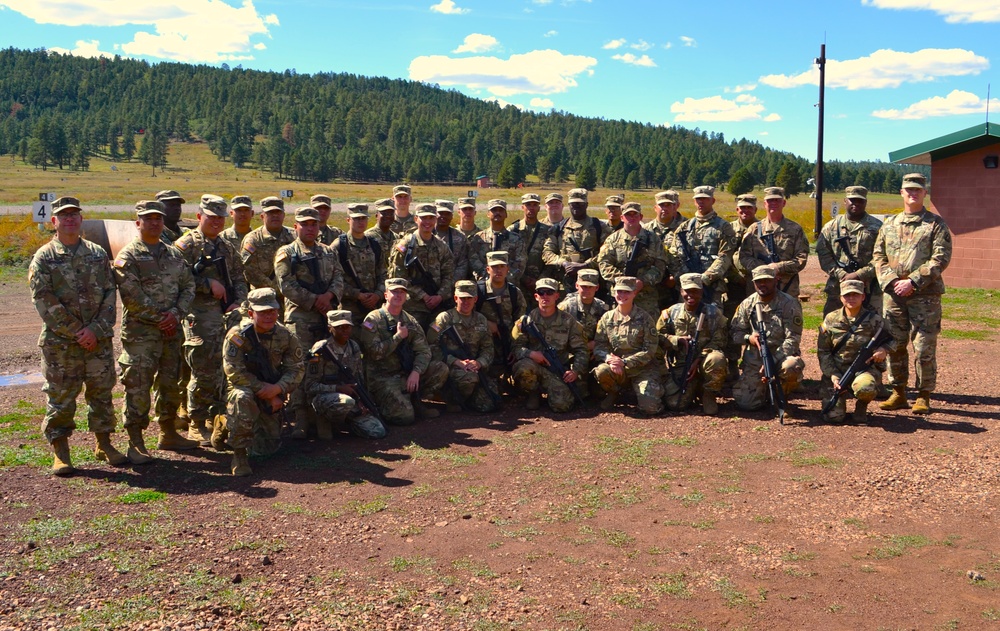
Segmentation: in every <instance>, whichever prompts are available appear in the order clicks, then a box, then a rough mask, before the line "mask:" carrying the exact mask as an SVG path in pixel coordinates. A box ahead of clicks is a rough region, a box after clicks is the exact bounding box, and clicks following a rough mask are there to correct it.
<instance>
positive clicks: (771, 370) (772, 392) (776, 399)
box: [750, 302, 786, 425]
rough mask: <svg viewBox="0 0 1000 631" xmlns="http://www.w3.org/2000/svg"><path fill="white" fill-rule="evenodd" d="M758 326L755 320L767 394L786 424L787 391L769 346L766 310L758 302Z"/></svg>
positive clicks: (756, 309)
mask: <svg viewBox="0 0 1000 631" xmlns="http://www.w3.org/2000/svg"><path fill="white" fill-rule="evenodd" d="M755 315H756V316H757V325H756V326H754V321H753V319H751V320H750V326H751V327H753V328H754V330H756V331H757V337H758V338H759V340H760V361H761V363H763V364H764V379H765V380H766V381H767V393H768V396H769V397H770V399H771V406H772V407H773V408H774V409H775V411H776V412H777V413H778V420H779V421H780V422H781V424H782V425H784V424H785V405H786V401H785V391H784V390H783V389H782V387H781V379H780V378H779V377H778V365H777V363H775V361H774V355H773V354H772V353H771V349H770V348H769V347H768V345H767V328H766V327H765V326H764V310H763V309H762V308H761V306H760V303H759V302H758V303H757V305H756V308H755Z"/></svg>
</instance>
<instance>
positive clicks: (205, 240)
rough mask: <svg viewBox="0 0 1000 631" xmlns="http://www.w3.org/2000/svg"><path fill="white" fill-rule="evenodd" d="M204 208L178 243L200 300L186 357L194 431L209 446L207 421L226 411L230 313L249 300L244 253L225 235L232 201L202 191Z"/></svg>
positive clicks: (187, 321) (187, 334)
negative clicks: (226, 340)
mask: <svg viewBox="0 0 1000 631" xmlns="http://www.w3.org/2000/svg"><path fill="white" fill-rule="evenodd" d="M200 209H201V212H199V213H198V227H197V228H195V229H194V230H189V231H188V232H185V233H184V236H182V237H181V238H180V239H178V240H177V243H176V244H175V245H176V247H177V249H178V250H180V251H181V254H182V255H183V257H184V262H185V263H187V265H188V267H189V268H190V269H191V271H192V272H193V273H194V288H195V289H194V300H193V301H192V302H191V309H190V311H189V312H188V314H187V315H186V316H185V317H184V321H183V329H184V359H185V361H186V362H187V365H188V367H189V368H190V370H191V379H190V380H189V381H188V383H187V410H188V416H190V419H191V429H190V430H189V432H188V436H191V435H192V434H195V435H196V439H197V440H199V441H200V442H201V444H202V446H208V445H209V444H211V442H210V441H211V437H210V435H209V434H208V429H207V427H206V423H207V422H208V421H209V420H210V419H215V418H216V416H219V415H222V414H223V412H224V408H225V391H224V390H225V376H224V374H223V372H222V342H223V337H224V336H225V333H226V329H225V326H224V324H223V323H224V320H225V314H227V313H230V312H232V311H236V310H237V309H238V308H239V307H240V306H241V305H243V303H244V301H245V300H246V298H247V286H246V282H244V280H243V278H244V276H243V264H242V263H241V262H240V258H239V255H238V253H237V252H236V250H234V249H233V248H232V246H231V245H229V242H228V241H226V240H225V239H223V238H221V237H220V236H219V235H220V233H221V232H222V228H223V227H224V226H225V225H226V201H225V200H224V199H222V198H221V197H219V196H217V195H202V197H201V205H200ZM248 238H249V237H248ZM220 422H221V421H220Z"/></svg>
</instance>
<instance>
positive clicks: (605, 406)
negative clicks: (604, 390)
mask: <svg viewBox="0 0 1000 631" xmlns="http://www.w3.org/2000/svg"><path fill="white" fill-rule="evenodd" d="M617 400H618V393H617V392H611V393H608V396H606V397H604V399H603V400H602V401H601V409H602V410H604V411H605V412H607V411H608V410H610V409H611V408H613V407H615V401H617Z"/></svg>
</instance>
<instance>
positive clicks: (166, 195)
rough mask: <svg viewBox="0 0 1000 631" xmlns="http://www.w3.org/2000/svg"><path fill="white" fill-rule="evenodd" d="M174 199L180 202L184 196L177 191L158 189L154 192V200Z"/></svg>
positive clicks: (182, 201)
mask: <svg viewBox="0 0 1000 631" xmlns="http://www.w3.org/2000/svg"><path fill="white" fill-rule="evenodd" d="M173 199H176V200H177V201H179V202H180V203H182V204H183V203H184V198H183V197H181V194H180V193H178V192H177V191H160V192H159V193H157V194H156V201H158V202H169V201H170V200H173Z"/></svg>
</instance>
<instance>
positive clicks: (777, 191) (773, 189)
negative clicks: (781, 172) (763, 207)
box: [764, 186, 785, 202]
mask: <svg viewBox="0 0 1000 631" xmlns="http://www.w3.org/2000/svg"><path fill="white" fill-rule="evenodd" d="M769 199H785V189H783V188H781V187H780V186H768V187H767V188H765V189H764V201H765V202H766V201H767V200H769Z"/></svg>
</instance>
